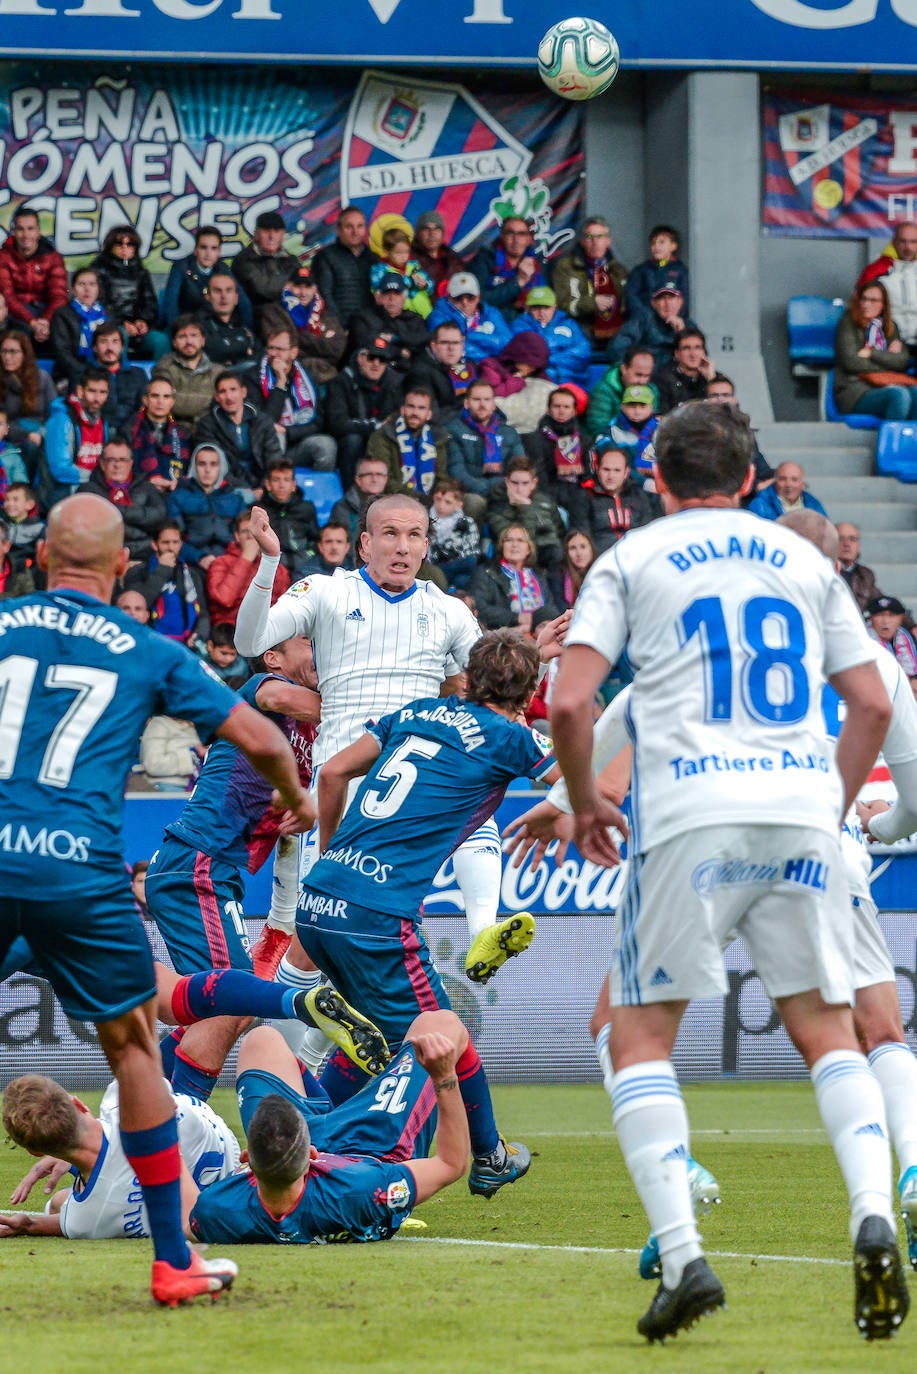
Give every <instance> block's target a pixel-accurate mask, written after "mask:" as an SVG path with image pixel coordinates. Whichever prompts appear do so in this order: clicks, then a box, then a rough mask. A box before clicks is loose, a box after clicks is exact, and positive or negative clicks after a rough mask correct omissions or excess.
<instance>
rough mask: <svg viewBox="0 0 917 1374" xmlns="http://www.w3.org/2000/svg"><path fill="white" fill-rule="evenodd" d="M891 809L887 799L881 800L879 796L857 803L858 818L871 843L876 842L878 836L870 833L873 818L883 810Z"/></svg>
mask: <svg viewBox="0 0 917 1374" xmlns="http://www.w3.org/2000/svg"><path fill="white" fill-rule="evenodd" d="M890 809H891V808H890V807H889V804H888V802H887V801H880V800H879V799H878V798H876V800H875V801H870V802H857V803H856V810H857V820H858V821H859V822H860V827H861V829H862V831H863V834H864V835H865V836H866V839H867V840H868V841H869V842H870V843H871V844H875V843H876V837H875V835H871V834H870V831H869V822H870V821H871V820H872V818H873V816H878V815H881V813H882V812H883V811H889V810H890Z"/></svg>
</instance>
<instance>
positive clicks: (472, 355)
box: [427, 272, 511, 363]
mask: <svg viewBox="0 0 917 1374" xmlns="http://www.w3.org/2000/svg"><path fill="white" fill-rule="evenodd" d="M439 324H455V325H458V327H459V329H460V330H461V331H462V333H463V334H464V336H465V358H466V360H467V361H468V362H469V363H479V362H480V361H481V359H482V358H492V357H494V356H495V355H496V354H497V353H502V351H503V349H504V348H505V347H506V345H507V344H508V343H509V341H510V337H511V335H510V327H509V325H508V324H507V323H506V320H504V318H503V316H502V315H501V314H500V311H499V310H497V308H496V307H495V306H493V305H485V304H484V302H483V301H482V300H481V286H480V283H479V281H478V279H477V277H476V276H474V274H473V273H472V272H454V273H453V275H452V276H451V277H450V278H449V286H448V294H447V295H445V296H442V297H441V298H440V299H439V300H438V301H437V302H436V305H435V306H434V307H433V312H432V314H431V315H430V318H429V319H428V320H427V328H428V329H429V331H430V333H431V334H432V333H433V332H434V331H435V329H436V326H437V325H439Z"/></svg>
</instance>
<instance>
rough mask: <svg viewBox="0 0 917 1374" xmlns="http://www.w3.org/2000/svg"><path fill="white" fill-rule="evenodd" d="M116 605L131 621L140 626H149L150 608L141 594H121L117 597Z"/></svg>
mask: <svg viewBox="0 0 917 1374" xmlns="http://www.w3.org/2000/svg"><path fill="white" fill-rule="evenodd" d="M115 605H116V606H117V607H118V610H119V611H123V612H124V614H125V615H129V616H130V618H131V620H136V622H137V624H138V625H149V623H150V608H149V606H148V605H147V604H146V602H145V601H144V599H143V597H142V596H141V595H140V593H139V592H119V593H118V595H117V596H116V597H115Z"/></svg>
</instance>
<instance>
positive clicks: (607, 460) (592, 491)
mask: <svg viewBox="0 0 917 1374" xmlns="http://www.w3.org/2000/svg"><path fill="white" fill-rule="evenodd" d="M583 488H584V490H585V491H586V492H587V493H588V497H589V522H588V524H587V526H586V532H587V533H588V534H589V535H590V537H591V539H592V542H593V543H594V544H595V547H596V548H597V549H598V551H599V553H605V551H606V549H610V548H611V547H612V546H613V545H614V544H617V542H618V540H619V539H620V538H621V537H622V536H623V535H625V534H627V532H628V530H635V529H638V528H639V527H640V526H641V525H648V524H649V523H650V521H651V520H655V518H656V516H657V515H660V514H661V513H662V512H661V510H660V509H659V507H658V505H657V504H656V503H655V502H654V500H653V498H652V497H651V496H650V495H649V493H647V492H646V491H644V489H643V487H642V485H641V483H640V482H639V481H638V480H637V478H635V477H634V475H633V473H632V471H631V466H630V458H629V455H628V454H627V453H625V451H624V450H623V449H620V448H614V447H612V445H611V444H608V445H607V446H606V445H604V444H602V442H601V440H599V442H598V443H597V444H596V448H595V459H594V468H593V476H592V477H591V478H589V479H588V480H587V481H585V482H584V483H583Z"/></svg>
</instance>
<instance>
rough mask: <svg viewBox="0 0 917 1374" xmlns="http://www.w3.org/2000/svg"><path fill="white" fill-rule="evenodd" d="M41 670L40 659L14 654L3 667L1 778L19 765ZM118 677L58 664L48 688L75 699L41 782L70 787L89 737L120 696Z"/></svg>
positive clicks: (53, 737) (51, 745)
mask: <svg viewBox="0 0 917 1374" xmlns="http://www.w3.org/2000/svg"><path fill="white" fill-rule="evenodd" d="M37 672H38V661H37V659H34V658H25V657H23V655H21V654H13V655H12V656H11V657H10V658H7V659H4V660H3V662H2V663H0V778H11V777H12V776H13V769H14V768H15V767H16V755H17V754H18V753H19V741H20V739H21V738H22V730H23V726H24V725H25V717H26V712H27V710H28V709H29V700H30V698H31V695H32V688H33V686H34V684H35V675H36V673H37ZM117 685H118V675H117V673H109V672H107V671H106V670H105V669H104V668H87V667H85V666H83V665H81V664H76V663H72V664H67V663H52V664H51V666H50V667H49V668H48V671H47V672H46V673H45V686H46V687H54V688H57V687H59V688H61V689H62V690H64V691H68V692H74V693H75V696H74V698H73V700H72V701H71V703H70V705H69V706H68V707H67V709H66V711H65V712H64V714H63V715H62V716H61V718H60V720H59V721H58V723H57V725H56V727H55V729H54V730H53V732H52V734H51V738H50V739H49V740H48V747H47V748H46V749H45V752H44V757H43V758H42V761H41V768H40V769H39V771H38V781H39V782H43V783H46V784H47V786H48V787H66V786H67V785H68V783H69V782H70V778H71V776H72V774H73V769H74V767H75V765H76V756H77V754H78V753H79V751H80V748H81V746H82V745H83V743H84V741H85V739H86V736H87V735H88V734H89V732H90V730H91V729H92V727H93V726H94V725H95V724H96V722H97V721H98V720H99V718H100V716H101V715H102V713H103V712H104V710H105V708H106V707H107V706H108V704H109V702H110V701H111V699H112V697H113V696H114V695H115V688H116V687H117Z"/></svg>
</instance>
